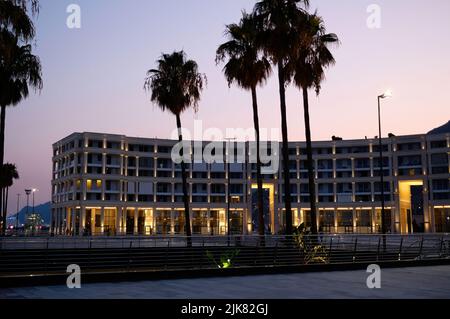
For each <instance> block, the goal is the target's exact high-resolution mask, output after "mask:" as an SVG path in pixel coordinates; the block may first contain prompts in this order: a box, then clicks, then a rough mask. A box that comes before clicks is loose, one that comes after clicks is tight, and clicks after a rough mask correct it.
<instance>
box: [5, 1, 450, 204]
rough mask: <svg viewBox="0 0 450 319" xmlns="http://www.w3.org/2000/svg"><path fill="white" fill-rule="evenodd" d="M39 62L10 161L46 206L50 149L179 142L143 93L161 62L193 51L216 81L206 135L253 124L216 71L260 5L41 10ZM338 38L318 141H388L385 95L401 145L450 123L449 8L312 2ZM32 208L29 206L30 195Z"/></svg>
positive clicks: (272, 85) (265, 120)
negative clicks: (105, 141) (71, 139)
mask: <svg viewBox="0 0 450 319" xmlns="http://www.w3.org/2000/svg"><path fill="white" fill-rule="evenodd" d="M40 1H41V11H40V15H39V17H38V18H37V21H36V26H37V39H36V43H35V52H36V54H38V55H39V56H40V57H41V60H42V65H43V73H44V89H43V91H42V92H41V94H39V95H32V96H31V97H30V98H29V99H28V100H26V101H25V102H23V103H21V104H20V105H19V106H18V107H15V108H11V109H8V112H7V130H6V160H7V161H9V162H13V163H16V164H17V166H18V169H19V173H20V175H21V178H20V180H19V181H17V182H16V184H15V186H14V187H13V188H12V189H11V190H10V203H9V211H10V212H15V210H16V200H17V197H16V194H17V193H22V194H23V190H24V188H25V187H37V188H38V189H39V192H38V193H37V194H36V203H43V202H46V201H49V200H50V179H51V154H52V152H51V145H52V143H53V142H56V141H58V140H59V139H61V138H63V137H65V136H67V135H69V134H70V133H72V132H74V131H77V132H81V131H91V132H106V133H117V134H125V135H131V136H143V137H160V138H167V137H169V136H170V134H171V132H172V130H173V128H174V127H175V124H176V123H175V118H174V117H173V116H171V115H169V114H165V113H162V112H161V111H160V110H159V109H158V108H157V107H156V106H153V105H152V104H151V103H150V102H149V96H148V95H147V94H146V93H145V92H144V91H143V83H144V78H145V73H146V70H148V69H149V68H152V67H154V65H155V60H156V59H157V58H158V57H159V56H160V55H161V53H162V52H172V51H174V50H180V49H184V50H185V51H186V52H187V54H188V56H189V58H192V59H195V60H196V61H197V62H198V64H199V66H200V71H201V72H204V73H206V74H207V76H208V87H207V89H206V90H205V92H204V94H203V97H202V101H201V103H200V109H199V112H198V113H197V114H194V113H192V112H187V113H185V114H184V115H183V117H182V122H183V125H184V126H185V127H187V128H191V127H192V126H193V122H194V119H201V120H203V121H204V122H203V123H204V124H203V125H204V127H207V128H208V127H217V128H221V129H225V128H227V127H242V128H248V127H251V126H252V123H253V122H252V111H251V97H250V95H249V94H248V93H247V92H245V91H242V90H240V89H237V88H236V87H232V88H228V86H227V83H226V81H225V80H224V77H223V75H222V73H221V67H217V66H216V65H215V62H214V58H215V50H216V49H217V46H218V45H219V44H221V43H222V42H223V41H225V38H224V37H223V32H224V27H225V25H226V24H228V23H232V22H237V21H238V20H239V18H240V15H241V13H240V12H241V10H242V9H246V10H247V11H250V10H251V9H252V8H253V5H254V3H255V1H253V0H227V1H224V0H71V1H66V0H58V1H54V0H40ZM311 2H312V9H311V10H314V9H315V8H317V9H318V10H319V14H321V15H322V16H323V17H324V19H325V22H326V25H327V29H328V31H329V32H334V33H337V34H338V36H339V37H340V39H341V42H342V44H341V46H340V47H339V48H338V49H336V50H334V54H335V58H336V60H337V64H336V66H334V67H333V68H331V69H330V70H329V71H328V73H327V80H326V82H325V83H324V84H323V89H322V92H321V95H320V97H319V98H315V97H314V95H313V94H311V97H312V99H311V125H312V129H313V132H312V135H313V139H314V140H328V139H330V137H331V136H332V135H338V136H342V137H343V138H345V139H350V138H364V136H375V135H377V118H376V116H377V113H376V112H377V109H376V106H377V105H376V96H377V95H378V94H381V93H382V92H383V91H384V90H385V89H386V88H391V89H392V91H393V92H394V97H393V98H392V99H390V100H386V101H384V102H383V130H384V132H385V133H386V134H387V133H388V132H392V133H394V134H397V135H402V134H415V133H426V132H428V131H429V130H430V129H432V128H434V127H437V126H440V125H442V124H444V123H446V122H447V121H448V120H450V108H449V103H448V94H449V92H450V81H449V76H450V62H449V60H448V58H449V56H450V42H449V41H448V31H449V30H450V19H449V17H448V14H449V12H450V2H449V1H448V0H433V1H419V0H414V1H411V0H383V1H381V0H379V1H377V0H369V1H365V0H341V1H331V0H312V1H311ZM71 3H76V4H79V5H80V6H81V10H82V12H81V14H82V28H81V29H79V30H73V29H68V28H67V27H66V19H67V16H68V14H67V13H66V8H67V6H68V5H69V4H71ZM372 3H376V4H379V5H380V6H381V8H382V22H381V23H382V24H381V28H380V29H375V30H374V29H369V28H368V27H367V24H366V19H367V17H368V15H369V14H368V13H367V12H366V9H367V7H368V6H369V5H370V4H372ZM259 102H260V121H261V126H262V127H265V128H279V127H280V115H279V97H278V93H277V82H276V81H275V77H274V76H273V77H272V79H271V80H270V81H269V82H268V83H267V85H266V86H265V87H264V88H261V89H260V90H259ZM287 103H288V116H289V117H288V125H289V135H290V136H289V138H290V140H304V128H303V127H304V126H303V125H304V123H303V118H302V111H301V98H300V95H299V92H298V91H297V90H295V89H294V88H289V89H288V93H287ZM21 198H22V203H21V206H23V205H24V204H25V195H22V197H21Z"/></svg>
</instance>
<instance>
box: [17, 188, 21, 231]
mask: <svg viewBox="0 0 450 319" xmlns="http://www.w3.org/2000/svg"><path fill="white" fill-rule="evenodd" d="M19 206H20V194H17V214H16V234H18V233H19Z"/></svg>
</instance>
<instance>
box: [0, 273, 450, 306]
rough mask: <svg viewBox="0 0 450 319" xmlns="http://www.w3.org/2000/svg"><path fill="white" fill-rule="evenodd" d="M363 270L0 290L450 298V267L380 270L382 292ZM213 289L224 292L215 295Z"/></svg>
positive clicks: (63, 294) (0, 294) (45, 295)
mask: <svg viewBox="0 0 450 319" xmlns="http://www.w3.org/2000/svg"><path fill="white" fill-rule="evenodd" d="M368 276H369V274H368V273H366V271H365V270H355V271H337V272H326V273H302V274H283V275H263V276H247V277H223V278H199V279H179V280H161V281H146V282H123V283H101V284H83V283H82V285H81V289H68V288H67V287H66V286H65V285H64V286H63V285H61V286H45V287H44V286H43V287H26V288H9V289H2V288H0V298H1V299H7V298H9V299H14V298H16V299H17V298H20V299H22V298H33V299H49V298H52V299H53V298H54V299H301V298H311V299H315V298H317V299H318V298H333V299H342V298H370V299H375V298H401V299H406V298H407V299H448V298H450V266H433V267H417V268H396V269H381V289H369V288H367V284H366V281H367V277H368ZM211 287H220V288H218V289H211Z"/></svg>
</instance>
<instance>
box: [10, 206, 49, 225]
mask: <svg viewBox="0 0 450 319" xmlns="http://www.w3.org/2000/svg"><path fill="white" fill-rule="evenodd" d="M32 211H33V207H31V206H30V207H28V213H30V214H31V213H32ZM34 211H35V212H36V213H38V214H39V215H41V217H42V219H43V220H44V224H46V225H49V224H50V219H51V203H50V202H48V203H45V204H42V205H39V206H36V207H35V209H34ZM26 213H27V207H26V206H25V207H24V208H22V210H20V211H19V223H20V224H23V223H25V215H26ZM16 215H17V214H13V215H9V216H8V221H7V223H8V225H15V223H16Z"/></svg>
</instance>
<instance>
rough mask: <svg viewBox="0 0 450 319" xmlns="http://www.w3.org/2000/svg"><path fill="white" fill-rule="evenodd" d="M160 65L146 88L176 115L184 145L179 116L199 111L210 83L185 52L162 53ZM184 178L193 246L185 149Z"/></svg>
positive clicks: (149, 74)
mask: <svg viewBox="0 0 450 319" xmlns="http://www.w3.org/2000/svg"><path fill="white" fill-rule="evenodd" d="M157 64H158V68H157V69H151V70H149V71H148V72H147V78H146V80H145V85H144V87H145V89H146V90H148V91H151V93H152V95H151V101H152V102H154V103H156V104H157V105H158V106H159V107H160V108H161V110H163V111H166V110H168V111H169V112H170V113H172V114H173V115H175V116H176V120H177V128H178V139H179V141H180V142H183V134H182V129H181V127H182V126H181V118H180V115H181V113H183V112H184V111H186V110H187V109H188V108H190V107H193V108H194V110H195V111H197V109H198V103H199V101H200V93H201V91H203V87H204V85H205V84H206V82H207V79H206V75H204V74H202V73H199V71H198V65H197V63H196V62H195V61H193V60H187V59H186V54H185V53H184V51H180V52H173V53H172V54H163V55H162V57H161V58H160V59H159V60H158V61H157ZM181 175H182V181H183V201H184V216H185V228H186V236H187V239H188V241H187V245H188V246H191V245H192V242H191V222H190V217H189V197H188V187H187V176H186V164H185V162H184V157H183V148H182V149H181Z"/></svg>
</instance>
